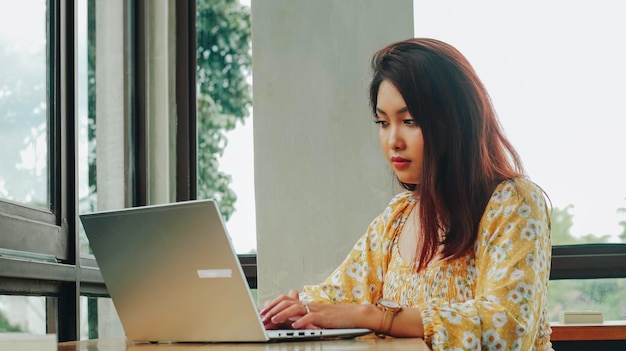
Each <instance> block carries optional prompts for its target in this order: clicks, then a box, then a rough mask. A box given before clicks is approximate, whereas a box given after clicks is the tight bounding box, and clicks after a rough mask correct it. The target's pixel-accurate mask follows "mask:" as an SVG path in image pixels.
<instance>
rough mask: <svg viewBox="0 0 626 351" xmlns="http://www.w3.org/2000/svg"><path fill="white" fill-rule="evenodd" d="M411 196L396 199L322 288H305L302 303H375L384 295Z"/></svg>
mask: <svg viewBox="0 0 626 351" xmlns="http://www.w3.org/2000/svg"><path fill="white" fill-rule="evenodd" d="M408 197H409V196H408V194H407V193H402V194H399V195H397V196H396V197H394V199H393V200H392V201H391V203H390V204H389V206H388V207H387V208H386V209H385V211H384V212H383V213H381V214H380V215H379V216H378V217H376V218H375V219H374V220H373V221H372V222H371V224H370V225H369V227H368V228H367V231H366V233H365V234H364V235H363V236H362V237H361V238H360V239H359V240H358V241H357V243H356V244H355V245H354V247H353V248H352V250H351V251H350V253H349V254H348V256H347V257H346V259H345V260H344V261H343V262H342V263H341V264H340V265H339V267H337V268H336V269H335V270H334V272H333V273H332V274H331V275H330V276H329V277H328V278H326V280H324V282H322V283H321V284H317V285H306V286H304V288H303V289H302V293H301V294H300V300H302V301H303V302H318V303H346V304H347V303H351V304H363V303H373V302H375V301H377V300H378V298H379V296H380V295H381V294H382V285H383V277H384V274H385V272H386V270H387V266H388V263H389V257H390V254H389V253H390V245H391V240H393V234H394V232H395V229H396V228H397V226H398V224H399V220H397V218H398V217H400V215H401V213H402V211H403V210H404V209H405V208H406V206H407V205H408V203H409V202H408V201H407V199H408Z"/></svg>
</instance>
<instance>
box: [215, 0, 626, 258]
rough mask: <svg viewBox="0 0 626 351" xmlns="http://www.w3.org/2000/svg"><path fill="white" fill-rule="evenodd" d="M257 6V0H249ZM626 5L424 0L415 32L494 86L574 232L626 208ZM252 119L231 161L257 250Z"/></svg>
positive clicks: (512, 134) (245, 233) (513, 131)
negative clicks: (444, 46)
mask: <svg viewBox="0 0 626 351" xmlns="http://www.w3.org/2000/svg"><path fill="white" fill-rule="evenodd" d="M247 3H248V4H249V1H248V2H247ZM624 13H626V3H625V2H622V1H610V0H604V1H584V2H582V1H565V0H560V1H557V0H551V1H540V0H530V1H525V2H521V3H510V2H502V1H499V0H490V1H487V0H480V1H472V2H467V1H462V0H456V1H428V0H416V1H415V24H416V25H415V35H416V36H419V37H433V38H436V39H440V40H443V41H446V42H448V43H450V44H452V45H454V46H455V47H457V48H458V49H459V50H460V51H461V52H462V53H464V54H465V56H466V57H467V58H468V59H469V60H470V62H471V63H472V64H473V65H474V68H475V69H476V71H477V72H478V74H479V76H480V77H481V79H482V80H483V83H484V84H485V86H486V87H487V90H488V91H489V92H490V94H491V97H492V100H493V102H494V105H495V107H496V111H497V112H498V115H499V117H500V121H501V122H502V124H503V126H504V129H505V132H506V133H507V135H508V136H509V138H510V139H511V141H512V142H513V143H514V145H515V147H516V148H517V150H518V152H519V153H520V154H521V157H522V159H523V161H524V164H525V166H526V169H527V171H528V173H529V174H530V176H531V178H532V179H533V180H534V181H535V182H537V183H538V184H539V185H540V186H542V187H543V188H544V189H545V190H546V192H547V193H548V195H549V196H550V198H551V200H552V203H553V205H554V206H555V207H560V208H563V207H565V206H566V205H568V204H572V205H574V209H573V210H572V211H571V213H572V214H573V215H574V228H573V229H572V234H574V235H585V234H588V233H593V234H595V235H602V234H610V235H612V236H613V237H616V236H617V235H618V234H619V233H620V232H621V227H619V226H618V224H617V223H618V222H619V221H620V220H624V219H626V215H624V214H621V215H620V214H618V213H617V208H619V207H626V200H625V198H626V162H625V161H626V160H625V158H626V157H624V155H623V154H624V149H625V148H624V137H625V136H626V106H625V105H624V103H623V101H624V99H626V84H625V83H624V82H626V65H624V64H623V62H626V45H624V42H626V38H625V37H626V21H624V20H623V14H624ZM252 125H253V123H252V118H250V119H249V120H248V121H247V122H246V124H245V125H243V126H239V127H238V128H237V129H236V130H234V131H233V132H231V133H230V134H229V135H228V138H229V146H228V148H227V150H226V152H225V154H224V157H223V159H222V160H221V168H222V169H223V170H224V171H225V172H227V173H230V174H231V175H232V177H233V183H232V187H233V189H234V190H235V192H236V193H237V195H238V201H237V203H236V208H237V210H236V212H235V213H234V214H233V216H232V217H231V219H230V221H229V223H228V227H229V232H230V234H231V236H232V237H233V244H234V246H235V248H236V249H237V251H238V252H241V253H244V252H248V251H249V250H251V249H253V248H254V247H256V234H255V212H254V185H253V184H254V171H253V169H254V162H253V145H252V142H253V136H252Z"/></svg>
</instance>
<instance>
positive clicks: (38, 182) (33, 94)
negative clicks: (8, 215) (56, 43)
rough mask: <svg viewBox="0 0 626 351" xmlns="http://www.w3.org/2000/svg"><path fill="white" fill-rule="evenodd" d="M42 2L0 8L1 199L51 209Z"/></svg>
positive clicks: (27, 1)
mask: <svg viewBox="0 0 626 351" xmlns="http://www.w3.org/2000/svg"><path fill="white" fill-rule="evenodd" d="M46 3H47V1H46V0H24V1H16V2H13V1H4V2H2V3H1V4H0V62H2V64H0V198H2V199H5V200H11V201H14V202H19V203H23V204H27V205H30V206H37V207H42V208H50V204H49V195H48V192H49V191H48V189H49V188H48V125H47V111H48V107H47V93H48V92H47V90H48V89H47V87H48V81H47V79H46V74H47V73H46V72H47V68H46V65H47V53H46V43H47V40H46V38H47V37H46Z"/></svg>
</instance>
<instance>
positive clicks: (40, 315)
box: [0, 295, 46, 335]
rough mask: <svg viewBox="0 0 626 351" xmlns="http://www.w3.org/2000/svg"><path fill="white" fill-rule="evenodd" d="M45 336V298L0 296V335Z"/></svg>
mask: <svg viewBox="0 0 626 351" xmlns="http://www.w3.org/2000/svg"><path fill="white" fill-rule="evenodd" d="M6 332H12V333H29V334H38V335H43V334H46V298H45V297H41V296H6V295H0V333H6Z"/></svg>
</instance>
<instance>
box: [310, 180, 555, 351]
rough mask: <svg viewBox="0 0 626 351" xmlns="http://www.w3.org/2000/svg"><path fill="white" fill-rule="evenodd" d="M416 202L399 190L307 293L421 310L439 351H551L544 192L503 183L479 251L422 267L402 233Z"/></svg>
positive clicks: (313, 298)
mask: <svg viewBox="0 0 626 351" xmlns="http://www.w3.org/2000/svg"><path fill="white" fill-rule="evenodd" d="M414 206H415V199H414V197H413V195H412V193H410V192H404V193H400V194H398V195H396V196H395V197H394V198H393V199H392V201H391V202H390V203H389V205H388V206H387V208H386V209H385V210H384V212H383V213H382V214H380V215H379V216H378V217H376V218H375V219H374V221H372V223H371V224H370V226H369V228H368V229H367V232H366V233H365V235H363V237H361V238H360V239H359V241H358V242H357V243H356V245H355V246H354V248H353V249H352V251H351V252H350V253H349V255H348V257H347V258H346V259H345V261H344V262H343V263H342V264H341V265H340V266H339V267H338V268H337V269H336V270H335V271H334V272H333V273H332V274H331V275H330V277H328V278H327V279H326V280H325V281H324V282H323V283H322V284H319V285H307V286H305V287H304V289H303V291H302V293H301V295H300V299H301V300H303V301H305V302H320V303H355V304H362V303H375V302H376V301H377V300H378V299H379V298H381V297H384V298H385V299H390V300H394V301H396V302H398V303H400V304H401V305H402V306H404V307H414V308H418V309H420V311H421V315H422V319H423V322H424V334H425V335H424V339H425V341H426V342H427V343H428V344H429V345H431V347H432V349H433V350H481V349H483V350H484V349H486V350H524V351H525V350H552V346H551V343H550V332H551V331H550V326H549V324H548V320H547V314H546V310H547V306H546V295H547V287H548V276H549V272H550V259H551V242H550V219H549V215H548V208H547V206H546V203H545V199H544V196H543V193H542V191H541V189H539V187H537V186H536V185H535V184H534V183H532V182H530V181H529V180H524V179H516V180H507V181H504V182H502V183H500V184H499V185H498V186H497V187H496V189H495V191H494V192H493V194H492V196H491V199H490V200H489V203H488V204H487V207H486V209H485V213H484V214H483V217H482V219H481V221H480V224H479V227H478V231H479V233H478V237H477V240H476V243H475V245H474V250H473V251H471V252H469V253H468V254H467V255H465V256H464V257H461V258H458V259H455V260H443V261H434V262H433V263H431V264H430V265H429V266H428V267H427V268H426V269H424V270H422V271H420V272H417V273H416V272H415V271H414V270H413V269H412V268H411V263H410V262H407V261H405V260H404V259H403V258H402V257H401V256H400V254H399V251H398V245H397V241H398V237H399V235H398V234H399V233H400V232H401V231H402V228H403V226H404V223H405V221H406V218H407V216H408V215H409V213H410V212H411V209H412V208H413V207H414Z"/></svg>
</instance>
